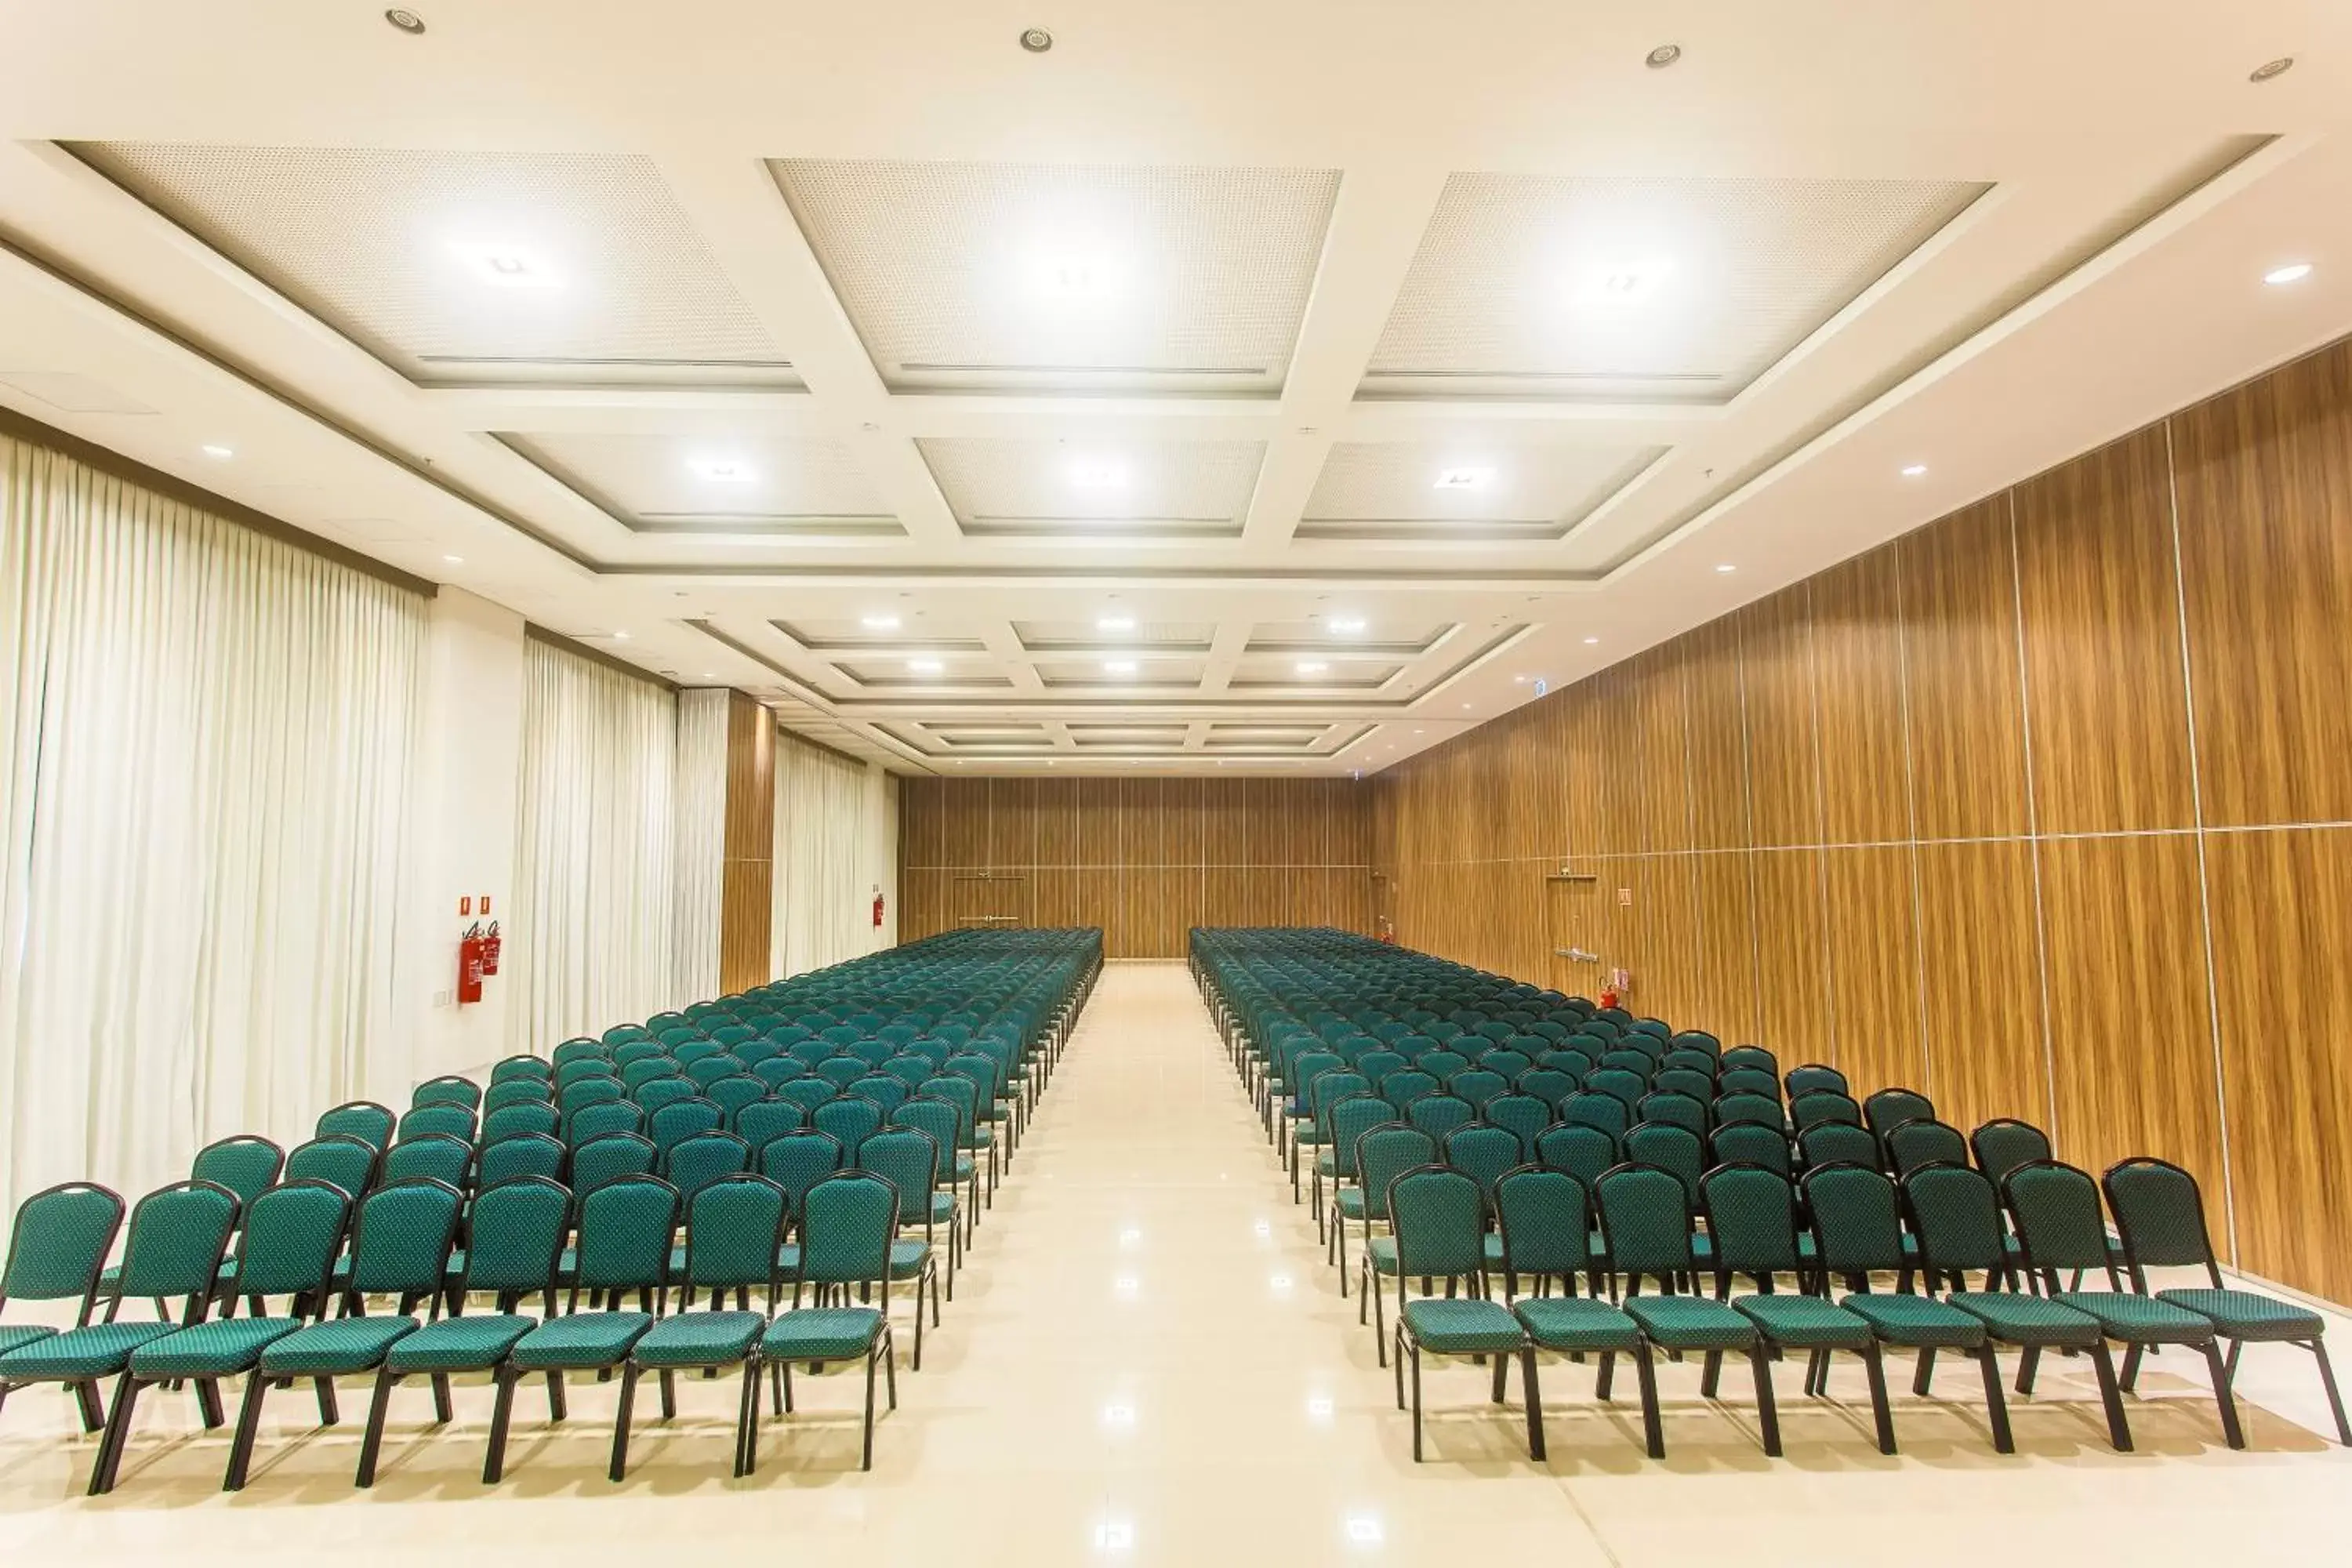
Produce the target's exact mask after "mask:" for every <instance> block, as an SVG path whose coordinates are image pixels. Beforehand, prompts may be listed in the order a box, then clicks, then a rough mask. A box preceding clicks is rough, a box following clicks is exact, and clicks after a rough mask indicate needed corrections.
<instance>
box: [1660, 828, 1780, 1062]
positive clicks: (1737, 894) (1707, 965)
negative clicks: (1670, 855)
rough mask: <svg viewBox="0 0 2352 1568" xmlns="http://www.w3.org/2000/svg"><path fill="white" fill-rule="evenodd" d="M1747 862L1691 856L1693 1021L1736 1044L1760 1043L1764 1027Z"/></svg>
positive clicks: (1737, 857)
mask: <svg viewBox="0 0 2352 1568" xmlns="http://www.w3.org/2000/svg"><path fill="white" fill-rule="evenodd" d="M1749 859H1750V856H1749V855H1748V852H1746V851H1744V850H1742V851H1738V852H1736V853H1732V854H1721V855H1694V856H1692V857H1691V863H1692V867H1693V875H1694V878H1695V891H1694V893H1693V897H1695V898H1696V900H1697V902H1698V922H1699V942H1698V954H1697V963H1698V980H1697V984H1696V991H1695V994H1694V997H1693V1000H1692V1004H1691V1016H1690V1022H1691V1024H1692V1026H1694V1027H1696V1028H1701V1029H1706V1030H1709V1031H1712V1032H1713V1033H1714V1034H1715V1035H1716V1036H1717V1037H1718V1038H1721V1039H1723V1040H1726V1041H1730V1042H1735V1043H1736V1042H1738V1041H1741V1040H1755V1039H1758V1038H1760V1037H1761V1028H1762V1026H1761V1025H1760V1024H1759V1020H1758V1015H1757V979H1756V889H1755V884H1754V872H1753V870H1752V868H1750V866H1749V864H1748V861H1749ZM1676 1022H1680V1020H1676Z"/></svg>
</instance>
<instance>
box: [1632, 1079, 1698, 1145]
mask: <svg viewBox="0 0 2352 1568" xmlns="http://www.w3.org/2000/svg"><path fill="white" fill-rule="evenodd" d="M1633 1114H1634V1117H1635V1119H1636V1120H1638V1121H1664V1122H1671V1123H1673V1124H1674V1125H1675V1126H1676V1127H1681V1128H1685V1129H1686V1130H1688V1131H1689V1132H1690V1133H1691V1135H1692V1136H1694V1137H1696V1138H1705V1137H1706V1132H1707V1114H1706V1101H1705V1100H1694V1099H1692V1098H1691V1097H1690V1096H1689V1095H1687V1094H1676V1093H1675V1092H1673V1091H1671V1090H1665V1091H1660V1090H1652V1091H1651V1092H1650V1093H1648V1094H1645V1095H1643V1097H1642V1102H1641V1103H1640V1104H1639V1105H1636V1106H1635V1107H1634V1108H1633Z"/></svg>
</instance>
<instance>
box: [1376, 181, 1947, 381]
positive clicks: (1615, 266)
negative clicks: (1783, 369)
mask: <svg viewBox="0 0 2352 1568" xmlns="http://www.w3.org/2000/svg"><path fill="white" fill-rule="evenodd" d="M1986 189H1988V187H1987V186H1984V185H1981V184H1970V183H1968V182H1964V181H1958V180H1799V179H1783V180H1749V179H1687V178H1685V179H1645V178H1620V177H1607V176H1601V177H1593V176H1578V175H1523V174H1455V175H1454V176H1453V177H1452V178H1450V179H1448V180H1447V181H1446V183H1445V194H1444V196H1443V197H1441V198H1440V200H1439V202H1438V205H1437V210H1436V212H1435V214H1434V215H1433V216H1432V217H1431V219H1430V223H1429V228H1428V231H1427V233H1426V234H1424V235H1423V237H1422V242H1421V248H1420V250H1419V252H1418V253H1417V254H1416V255H1415V256H1414V258H1413V262H1412V272H1411V273H1410V274H1408V276H1407V277H1406V279H1405V284H1404V288H1403V289H1402V292H1401V293H1400V294H1399V295H1398V297H1397V300H1396V304H1395V307H1394V309H1393V310H1391V312H1390V314H1389V319H1388V325H1387V327H1386V328H1385V329H1384V330H1383V331H1381V339H1380V346H1379V347H1378V349H1377V350H1375V351H1374V353H1373V355H1372V360H1371V363H1370V367H1369V369H1368V371H1367V373H1366V375H1365V378H1364V390H1365V391H1366V392H1367V393H1370V394H1374V395H1406V394H1411V395H1422V396H1430V395H1436V396H1444V395H1494V394H1496V393H1504V394H1515V395H1537V396H1549V397H1563V398H1612V399H1613V398H1630V397H1643V398H1649V399H1654V400H1657V401H1661V402H1690V403H1724V402H1727V401H1729V400H1730V399H1731V398H1732V397H1733V396H1734V395H1737V394H1738V392H1739V391H1740V389H1741V388H1743V387H1745V386H1747V385H1748V383H1750V382H1752V381H1754V380H1755V379H1756V377H1757V376H1759V374H1762V373H1763V372H1764V371H1765V370H1766V369H1767V368H1768V367H1769V366H1770V365H1771V364H1772V363H1773V362H1774V361H1775V360H1778V359H1779V358H1780V356H1781V355H1783V354H1785V353H1788V352H1789V351H1790V349H1792V348H1794V347H1795V346H1796V345H1797V344H1798V343H1799V342H1801V341H1802V340H1803V339H1804V338H1805V336H1806V335H1807V334H1808V333H1810V332H1811V331H1813V330H1814V329H1815V328H1817V327H1819V326H1821V325H1822V323H1823V322H1825V321H1828V320H1829V319H1830V318H1831V317H1832V316H1833V315H1835V314H1836V313H1837V312H1838V311H1839V310H1841V309H1843V307H1844V306H1845V305H1846V304H1847V303H1848V302H1849V301H1851V300H1853V298H1854V297H1855V296H1856V295H1858V294H1860V293H1861V292H1862V291H1863V290H1864V289H1867V288H1869V287H1870V285H1871V284H1873V283H1874V282H1876V281H1877V280H1878V279H1879V278H1881V277H1882V276H1884V275H1885V273H1886V272H1887V271H1888V270H1889V269H1890V268H1893V267H1895V264H1896V263H1898V262H1900V261H1901V260H1902V259H1903V258H1905V257H1906V256H1908V255H1910V254H1911V253H1912V252H1913V251H1915V250H1916V249H1917V248H1918V247H1920V246H1921V245H1923V244H1925V243H1926V242H1927V239H1928V238H1929V237H1931V236H1932V235H1934V234H1935V232H1936V231H1937V229H1939V228H1941V227H1943V226H1944V225H1945V224H1947V223H1948V222H1949V221H1950V220H1951V219H1952V218H1953V217H1955V216H1958V214H1959V213H1960V211H1961V210H1962V209H1964V208H1965V207H1967V206H1968V205H1969V203H1970V202H1972V201H1974V200H1976V198H1977V197H1978V196H1979V195H1982V194H1983V193H1984V192H1985V190H1986Z"/></svg>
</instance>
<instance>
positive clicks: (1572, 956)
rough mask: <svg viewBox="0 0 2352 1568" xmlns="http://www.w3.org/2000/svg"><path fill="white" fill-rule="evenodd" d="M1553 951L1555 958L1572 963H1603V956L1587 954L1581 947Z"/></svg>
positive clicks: (1557, 948) (1561, 948)
mask: <svg viewBox="0 0 2352 1568" xmlns="http://www.w3.org/2000/svg"><path fill="white" fill-rule="evenodd" d="M1551 951H1552V956H1553V957H1555V958H1565V959H1567V960H1568V961H1569V962H1570V963H1600V962H1601V955H1600V954H1599V953H1597V952H1585V951H1584V950H1583V949H1582V948H1580V947H1555V948H1553V949H1552V950H1551Z"/></svg>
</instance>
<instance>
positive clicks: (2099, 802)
mask: <svg viewBox="0 0 2352 1568" xmlns="http://www.w3.org/2000/svg"><path fill="white" fill-rule="evenodd" d="M1376 782H1377V784H1378V796H1377V801H1376V805H1375V813H1374V815H1375V830H1374V839H1375V850H1374V858H1375V862H1376V864H1378V865H1380V866H1381V867H1382V868H1384V869H1388V870H1391V871H1392V873H1393V875H1394V877H1395V879H1396V881H1395V898H1396V912H1397V918H1398V925H1399V931H1400V935H1401V938H1402V941H1404V942H1407V943H1409V944H1411V945H1412V946H1414V947H1418V948H1423V949H1426V950H1428V951H1431V952H1439V953H1443V954H1445V955H1447V956H1449V957H1453V958H1456V959H1459V960H1462V961H1464V962H1466V963H1476V964H1480V965H1483V966H1485V967H1487V968H1490V969H1495V970H1499V971H1504V972H1507V973H1512V974H1517V975H1522V976H1526V977H1528V978H1532V979H1538V980H1542V981H1546V982H1549V983H1551V984H1559V985H1562V986H1564V987H1566V988H1569V989H1571V990H1580V991H1587V992H1589V991H1591V989H1592V988H1593V987H1594V986H1595V985H1596V984H1597V983H1598V976H1599V973H1601V970H1602V969H1604V968H1606V967H1610V966H1617V965H1622V966H1623V967H1625V968H1628V969H1630V970H1631V971H1632V972H1633V976H1634V990H1633V998H1632V1000H1633V1005H1634V1006H1635V1007H1636V1008H1638V1009H1639V1010H1641V1011H1643V1012H1648V1013H1655V1014H1657V1015H1659V1016H1663V1017H1665V1018H1668V1019H1671V1020H1673V1021H1675V1022H1676V1023H1678V1024H1690V1025H1696V1026H1704V1027H1707V1028H1711V1029H1714V1030H1717V1031H1718V1032H1720V1033H1721V1034H1722V1035H1723V1037H1725V1039H1726V1040H1727V1041H1730V1040H1734V1039H1738V1040H1755V1041H1758V1042H1759V1043H1761V1044H1764V1045H1767V1046H1769V1047H1773V1048H1774V1049H1775V1050H1777V1051H1779V1052H1780V1056H1781V1058H1782V1059H1783V1061H1784V1062H1788V1063H1794V1062H1797V1061H1801V1060H1806V1059H1820V1060H1823V1061H1829V1062H1832V1063H1835V1064H1837V1065H1838V1066H1841V1067H1843V1068H1846V1069H1847V1070H1848V1072H1849V1073H1850V1074H1852V1075H1853V1077H1855V1078H1856V1079H1858V1080H1859V1082H1860V1083H1861V1084H1862V1085H1863V1086H1864V1087H1865V1088H1867V1087H1875V1086H1877V1085H1880V1084H1885V1083H1890V1082H1903V1083H1909V1084H1912V1085H1915V1086H1916V1087H1918V1088H1921V1089H1926V1090H1927V1092H1928V1093H1929V1094H1931V1095H1933V1096H1934V1097H1935V1100H1936V1102H1937V1107H1938V1109H1939V1110H1941V1111H1942V1112H1943V1114H1944V1116H1945V1119H1946V1120H1948V1121H1954V1122H1957V1123H1958V1124H1959V1125H1960V1126H1962V1127H1964V1128H1965V1127H1968V1126H1970V1125H1972V1124H1974V1123H1975V1122H1978V1121H1982V1120H1984V1119H1986V1118H1988V1117H1991V1116H1998V1115H2014V1116H2022V1117H2026V1118H2029V1119H2031V1120H2032V1121H2036V1122H2038V1123H2040V1124H2042V1126H2044V1127H2047V1128H2049V1129H2050V1130H2051V1131H2053V1134H2054V1136H2055V1138H2056V1140H2057V1143H2058V1149H2059V1152H2060V1155H2061V1157H2062V1158H2064V1159H2067V1160H2071V1161H2073V1162H2074V1163H2077V1164H2081V1165H2084V1166H2085V1167H2088V1168H2090V1169H2092V1170H2094V1171H2096V1170H2098V1169H2101V1168H2103V1167H2104V1166H2105V1164H2106V1163H2110V1162H2112V1161H2114V1160H2116V1159H2118V1158H2121V1157H2123V1156H2125V1155H2127V1154H2134V1153H2143V1152H2145V1153H2154V1154H2160V1155H2163V1156H2165V1157H2168V1158H2170V1159H2175V1160H2179V1161H2181V1162H2182V1163H2186V1164H2187V1165H2189V1167H2190V1168H2191V1169H2193V1170H2195V1171H2196V1172H2197V1173H2199V1175H2200V1178H2201V1179H2202V1180H2203V1183H2204V1185H2205V1189H2206V1197H2207V1205H2208V1207H2209V1210H2210V1217H2211V1220H2212V1223H2213V1226H2214V1229H2215V1231H2216V1233H2217V1237H2216V1239H2217V1242H2218V1243H2219V1244H2220V1245H2221V1247H2224V1248H2226V1249H2229V1250H2230V1251H2231V1252H2232V1253H2233V1254H2234V1256H2235V1258H2236V1260H2237V1262H2238V1263H2239V1265H2240V1267H2242V1268H2245V1269H2246V1270H2248V1271H2249V1272H2252V1273H2253V1274H2256V1275H2260V1276H2263V1277H2265V1278H2268V1279H2275V1280H2279V1281H2282V1282H2284V1283H2286V1284H2289V1285H2292V1286H2295V1287H2299V1288H2302V1289H2308V1290H2311V1291H2314V1292H2315V1293H2319V1294H2323V1295H2326V1296H2328V1297H2331V1298H2333V1299H2335V1300H2339V1301H2340V1300H2352V1205H2345V1204H2342V1203H2331V1202H2327V1201H2325V1199H2324V1198H2323V1197H2322V1196H2321V1195H2320V1194H2321V1193H2322V1192H2323V1190H2324V1189H2325V1188H2326V1184H2329V1183H2330V1182H2331V1181H2332V1180H2333V1179H2334V1177H2335V1174H2336V1173H2341V1172H2343V1171H2345V1170H2347V1169H2352V976H2347V958H2348V957H2352V347H2347V344H2345V343H2338V344H2336V345H2335V346H2333V347H2330V348H2328V349H2326V350H2324V351H2322V352H2320V353H2315V354H2313V355H2311V356H2310V357H2308V358H2305V359H2303V360H2299V361H2297V362H2295V363H2292V364H2289V365H2286V366H2284V367H2283V368H2281V369H2279V370H2277V371H2274V372H2273V373H2272V374H2268V375H2266V376H2263V377H2262V378H2261V379H2259V380H2257V381H2254V382H2252V383H2250V384H2246V385H2243V386H2240V387H2237V388H2235V389H2233V390H2231V391H2230V392H2227V393H2224V394H2222V395H2220V396H2218V397H2215V398H2213V399H2211V400H2210V401H2209V402H2206V403H2203V404H2200V405H2197V406H2195V407H2193V408H2190V409H2188V410H2186V411H2184V412H2182V413H2180V414H2179V415H2176V416H2173V417H2171V418H2169V419H2167V420H2165V421H2163V422H2162V423H2160V424H2158V425H2155V426H2150V427H2149V428H2147V429H2145V430H2141V431H2138V432H2137V433H2136V434H2134V435H2132V436H2130V437H2126V438H2125V439H2123V440H2121V441H2118V442H2116V443H2115V444H2114V445H2112V446H2109V447H2103V448H2101V449H2100V450H2098V451H2095V452H2091V453H2088V454H2085V455H2084V456H2083V457H2081V458H2076V459H2074V461H2072V462H2069V463H2066V464H2064V465H2063V466H2062V467H2060V468H2055V469H2053V470H2051V471H2050V472H2048V473H2044V474H2041V475H2038V476H2036V477H2035V478H2033V479H2028V480H2026V481H2025V482H2023V483H2021V484H2019V485H2017V486H2015V487H2014V488H2012V489H2009V490H2006V491H2003V492H2001V493H2000V494H1998V495H1995V496H1993V497H1991V498H1990V499H1989V500H1984V501H1982V502H1980V503H1979V504H1977V505H1974V506H1971V507H1969V508H1968V509H1967V510H1963V511H1959V512H1957V513H1954V514H1953V515H1951V516H1949V517H1946V518H1944V519H1942V520H1940V521H1937V522H1936V523H1933V524H1931V525H1930V526H1928V527H1927V528H1924V529H1921V530H1919V531H1916V532H1914V533H1912V534H1909V535H1907V536H1906V537H1904V538H1901V539H1898V540H1896V541H1895V542H1892V543H1890V544H1887V545H1885V546H1884V547H1882V548H1880V549H1877V550H1874V551H1872V552H1869V553H1868V554H1865V555H1862V556H1858V557H1856V558H1855V559H1853V560H1851V561H1848V562H1845V563H1843V564H1841V565H1839V566H1836V567H1834V568H1832V569H1831V570H1830V571H1827V572H1824V573H1822V574H1820V575H1818V576H1815V577H1813V578H1811V579H1810V580H1808V581H1806V582H1803V583H1800V584H1796V585H1795V586H1793V587H1791V588H1789V589H1787V590H1785V591H1784V592H1782V593H1780V594H1777V595H1773V596H1772V597H1770V598H1769V599H1765V600H1763V601H1760V602H1759V603H1757V604H1754V605H1748V607H1747V608H1745V609H1743V610H1740V611H1738V613H1736V614H1734V615H1731V616H1727V617H1725V618H1723V619H1721V620H1718V621H1716V622H1714V623H1712V624H1711V625H1708V626H1702V627H1700V628H1698V629H1697V630H1696V631H1693V632H1691V633H1689V634H1687V635H1685V636H1684V637H1678V638H1676V639H1675V640H1674V641H1672V642H1669V643H1666V644H1664V645H1662V646H1660V647H1655V648H1653V649H1651V650H1649V651H1648V652H1646V653H1644V654H1643V655H1641V656H1639V657H1638V658H1633V659H1630V660H1628V661H1626V662H1625V663H1623V664H1620V665H1618V666H1615V667H1614V668H1610V669H1607V670H1604V671H1602V672H1601V673H1600V674H1598V675H1596V676H1594V677H1592V678H1591V679H1587V680H1584V681H1581V682H1580V683H1578V684H1577V685H1576V686H1574V687H1572V688H1570V689H1567V690H1564V691H1560V692H1559V693H1556V694H1554V695H1553V696H1551V697H1550V698H1549V699H1546V700H1542V701H1538V702H1536V703H1533V704H1531V705H1529V706H1527V707H1524V708H1521V709H1519V710H1517V711H1516V712H1514V713H1512V714H1510V715H1508V716H1507V717H1506V718H1502V719H1498V720H1496V721H1494V722H1492V723H1489V724H1486V725H1484V726H1482V727H1480V728H1479V729H1477V730H1475V731H1470V732H1469V733H1467V734H1466V735H1465V736H1463V737H1461V738H1460V739H1459V740H1457V741H1455V742H1452V743H1451V744H1449V745H1448V746H1446V747H1444V748H1442V749H1439V750H1437V751H1434V752H1430V753H1428V754H1426V755H1424V756H1422V757H1418V758H1415V759H1413V760H1412V762H1410V763H1403V764H1401V765H1400V766H1398V767H1396V768H1394V769H1391V770H1390V772H1389V773H1386V774H1384V775H1382V776H1381V778H1380V779H1379V780H1378V781H1376ZM1563 868H1566V869H1568V870H1569V871H1570V872H1573V873H1578V874H1589V875H1591V877H1592V878H1593V880H1591V881H1590V882H1584V881H1564V880H1548V879H1547V878H1548V875H1551V874H1557V873H1558V872H1559V871H1560V870H1562V869H1563ZM1620 889H1622V900H1621V895H1620ZM1570 931H1574V932H1578V933H1581V934H1580V940H1572V941H1566V942H1563V941H1561V940H1560V939H1561V937H1562V936H1563V935H1564V934H1565V933H1568V932H1570ZM1559 945H1573V946H1580V947H1583V948H1585V949H1587V950H1589V951H1592V952H1597V953H1599V954H1600V955H1601V963H1599V964H1585V963H1572V962H1570V961H1567V960H1564V959H1559V958H1557V957H1556V956H1555V954H1554V948H1555V947H1556V946H1559Z"/></svg>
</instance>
